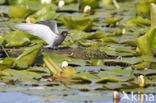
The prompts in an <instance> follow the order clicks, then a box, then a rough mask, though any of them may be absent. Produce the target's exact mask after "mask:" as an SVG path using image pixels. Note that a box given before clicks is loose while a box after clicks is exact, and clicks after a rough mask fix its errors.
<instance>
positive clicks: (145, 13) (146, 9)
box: [135, 1, 150, 18]
mask: <svg viewBox="0 0 156 103" xmlns="http://www.w3.org/2000/svg"><path fill="white" fill-rule="evenodd" d="M135 7H136V12H137V15H138V16H142V17H143V18H145V17H149V14H150V2H148V1H138V2H136V4H135Z"/></svg>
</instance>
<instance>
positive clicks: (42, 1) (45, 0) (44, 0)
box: [41, 0, 52, 4]
mask: <svg viewBox="0 0 156 103" xmlns="http://www.w3.org/2000/svg"><path fill="white" fill-rule="evenodd" d="M51 2H52V0H41V3H42V4H44V3H47V4H49V3H51Z"/></svg>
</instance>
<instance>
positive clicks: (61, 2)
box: [58, 0, 65, 8]
mask: <svg viewBox="0 0 156 103" xmlns="http://www.w3.org/2000/svg"><path fill="white" fill-rule="evenodd" d="M64 5H65V2H64V0H60V1H59V3H58V7H59V8H62V7H63V6H64Z"/></svg>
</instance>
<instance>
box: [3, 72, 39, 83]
mask: <svg viewBox="0 0 156 103" xmlns="http://www.w3.org/2000/svg"><path fill="white" fill-rule="evenodd" d="M4 72H7V73H9V74H10V75H11V77H5V78H10V79H13V80H18V81H22V82H28V81H30V82H36V80H35V78H36V79H37V78H40V77H41V76H40V74H38V73H35V72H30V71H26V70H20V71H19V70H13V69H5V70H4Z"/></svg>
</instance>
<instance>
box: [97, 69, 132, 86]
mask: <svg viewBox="0 0 156 103" xmlns="http://www.w3.org/2000/svg"><path fill="white" fill-rule="evenodd" d="M97 76H99V77H100V79H98V80H96V82H97V83H105V82H121V81H129V80H133V79H134V75H133V71H132V69H128V70H126V69H125V70H122V69H113V70H110V71H108V72H107V71H104V72H100V73H98V74H97Z"/></svg>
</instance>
